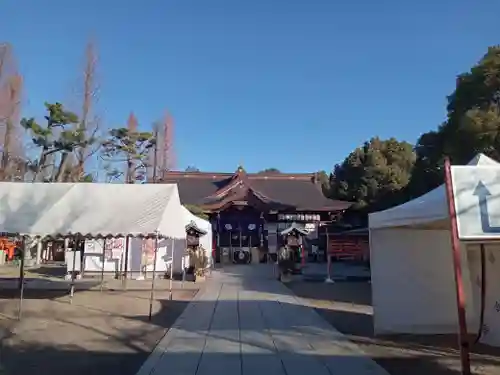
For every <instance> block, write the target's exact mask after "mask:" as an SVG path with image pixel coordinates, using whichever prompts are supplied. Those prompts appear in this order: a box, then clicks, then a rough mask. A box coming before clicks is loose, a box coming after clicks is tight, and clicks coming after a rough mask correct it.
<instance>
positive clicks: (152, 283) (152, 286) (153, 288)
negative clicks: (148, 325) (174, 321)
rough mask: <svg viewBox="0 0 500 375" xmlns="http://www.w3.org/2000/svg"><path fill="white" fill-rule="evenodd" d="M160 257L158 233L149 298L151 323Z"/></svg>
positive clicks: (149, 318)
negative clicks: (157, 262)
mask: <svg viewBox="0 0 500 375" xmlns="http://www.w3.org/2000/svg"><path fill="white" fill-rule="evenodd" d="M157 255H158V233H156V238H155V256H154V258H153V259H154V260H153V277H152V280H151V295H150V297H149V316H148V320H149V321H151V319H152V317H153V299H154V293H155V279H156V276H155V274H156V259H157Z"/></svg>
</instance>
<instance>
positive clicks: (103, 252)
mask: <svg viewBox="0 0 500 375" xmlns="http://www.w3.org/2000/svg"><path fill="white" fill-rule="evenodd" d="M105 262H106V238H105V239H104V243H103V246H102V264H101V292H102V288H103V287H104V263H105Z"/></svg>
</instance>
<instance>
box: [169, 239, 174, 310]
mask: <svg viewBox="0 0 500 375" xmlns="http://www.w3.org/2000/svg"><path fill="white" fill-rule="evenodd" d="M174 254H175V240H174V239H173V238H172V264H171V266H170V280H169V285H168V290H169V292H168V300H169V301H172V283H173V280H174Z"/></svg>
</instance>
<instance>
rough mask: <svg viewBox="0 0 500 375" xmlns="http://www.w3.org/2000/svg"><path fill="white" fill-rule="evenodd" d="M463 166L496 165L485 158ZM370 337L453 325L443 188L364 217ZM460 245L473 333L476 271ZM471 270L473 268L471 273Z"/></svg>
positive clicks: (455, 321) (454, 313)
mask: <svg viewBox="0 0 500 375" xmlns="http://www.w3.org/2000/svg"><path fill="white" fill-rule="evenodd" d="M468 165H478V166H488V165H490V166H493V165H498V163H497V162H495V161H494V160H492V159H490V158H488V157H486V156H485V155H482V154H480V155H478V156H476V157H475V158H474V159H473V160H472V161H471V162H470V163H469V164H468ZM369 229H370V260H371V280H372V303H373V313H374V330H375V333H377V334H381V333H411V334H445V333H456V332H457V329H458V328H457V327H458V316H457V305H456V296H455V285H454V283H455V281H454V271H453V260H452V250H451V239H450V232H449V214H448V204H447V198H446V189H445V186H444V185H442V186H439V187H438V188H436V189H434V190H432V191H430V192H429V193H427V194H425V195H423V196H421V197H419V198H416V199H414V200H412V201H410V202H407V203H405V204H402V205H400V206H397V207H394V208H391V209H388V210H385V211H380V212H375V213H372V214H370V215H369ZM467 246H470V245H467V244H465V243H462V244H461V247H462V275H463V284H464V291H465V295H466V314H467V323H468V328H469V332H471V333H474V332H477V330H478V324H479V319H478V315H479V307H478V305H477V295H478V293H479V289H478V285H477V280H476V277H475V276H476V275H477V269H476V268H477V267H476V266H472V264H471V263H470V260H469V256H468V251H467ZM471 268H474V270H471Z"/></svg>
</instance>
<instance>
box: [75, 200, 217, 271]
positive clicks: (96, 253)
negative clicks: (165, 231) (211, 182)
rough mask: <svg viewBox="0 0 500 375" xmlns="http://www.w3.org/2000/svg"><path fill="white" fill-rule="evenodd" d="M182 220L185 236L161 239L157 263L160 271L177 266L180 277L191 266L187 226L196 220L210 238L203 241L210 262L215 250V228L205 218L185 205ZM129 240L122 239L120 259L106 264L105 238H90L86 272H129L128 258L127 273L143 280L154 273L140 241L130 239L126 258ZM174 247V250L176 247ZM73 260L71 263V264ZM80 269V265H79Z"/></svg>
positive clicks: (87, 245) (112, 259) (87, 247)
mask: <svg viewBox="0 0 500 375" xmlns="http://www.w3.org/2000/svg"><path fill="white" fill-rule="evenodd" d="M180 211H181V213H182V214H181V217H180V219H177V220H179V221H180V222H181V223H182V225H183V230H184V237H183V238H175V239H174V241H171V240H160V241H159V244H158V245H159V246H158V257H157V262H156V271H157V272H164V271H166V270H168V269H170V265H171V264H172V263H173V272H174V274H180V273H181V272H182V270H183V267H184V266H185V265H186V264H188V262H189V259H188V257H186V254H185V251H186V238H185V233H186V232H185V227H186V225H188V224H189V223H191V222H192V221H193V222H195V224H196V226H198V227H199V228H200V229H203V230H205V231H206V232H207V234H206V235H204V236H203V237H201V238H200V244H201V245H202V246H203V248H204V249H205V251H206V252H207V254H206V255H207V256H208V258H209V259H210V258H211V257H210V254H209V251H210V249H211V247H212V225H211V224H210V223H209V222H208V221H207V220H204V219H201V218H199V217H197V216H195V215H193V214H192V213H191V212H190V211H189V210H188V209H187V208H185V207H184V206H181V209H180ZM124 241H125V239H121V241H120V247H121V249H120V250H119V251H116V254H117V255H116V256H115V257H111V258H110V259H104V264H103V263H102V262H103V256H102V254H103V250H104V249H103V246H104V240H103V239H89V240H87V241H86V250H85V266H84V270H85V272H101V271H102V268H103V267H104V271H105V272H113V273H115V272H123V271H124V269H125V263H124V262H125V259H127V263H128V265H127V273H128V275H131V277H132V278H137V277H139V278H142V277H144V275H143V273H142V271H143V270H144V267H145V271H146V272H151V271H152V270H153V264H152V263H150V264H147V265H144V264H143V262H144V259H143V257H142V252H143V241H144V240H142V239H140V238H130V239H129V248H128V251H129V254H128V256H127V257H125V256H124V255H125V254H124V250H125V249H124V247H125V246H124V243H125V242H124ZM172 245H173V247H172ZM109 253H110V254H111V255H112V254H113V252H112V251H110V252H109ZM70 264H71V261H70V260H68V265H70ZM77 268H79V266H77Z"/></svg>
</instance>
